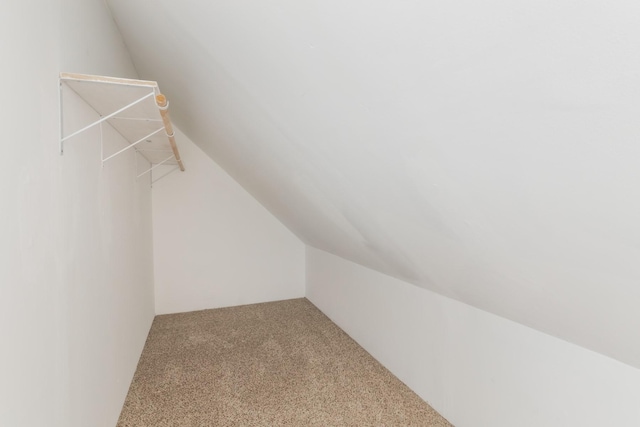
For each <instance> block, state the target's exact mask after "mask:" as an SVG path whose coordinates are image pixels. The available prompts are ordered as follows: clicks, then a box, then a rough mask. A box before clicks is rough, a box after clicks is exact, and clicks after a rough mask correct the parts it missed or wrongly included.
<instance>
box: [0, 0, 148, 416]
mask: <svg viewBox="0 0 640 427" xmlns="http://www.w3.org/2000/svg"><path fill="white" fill-rule="evenodd" d="M0 51H1V52H2V66H1V67H0V81H2V82H3V86H4V88H3V90H2V101H1V102H0V108H1V110H0V116H1V117H2V118H3V120H2V132H3V152H2V153H3V157H4V159H5V161H4V162H3V166H2V167H0V332H1V333H0V336H2V340H1V343H0V425H2V426H19V427H42V426H48V427H86V426H92V427H93V426H97V427H113V426H114V425H115V423H116V420H117V418H118V415H119V413H120V409H121V405H122V403H123V401H124V398H125V395H126V392H127V389H128V385H129V382H130V380H131V378H132V375H133V372H134V370H135V368H136V364H137V360H138V358H139V355H140V352H141V350H142V347H143V345H144V341H145V338H146V334H147V332H148V329H149V326H150V323H151V321H152V319H153V315H154V312H153V264H152V262H153V257H152V249H153V248H152V240H151V232H152V227H151V222H150V220H151V191H150V185H149V182H148V181H147V182H144V181H139V182H136V181H135V175H134V173H135V170H134V169H133V167H134V164H133V157H132V153H129V154H126V155H124V156H123V157H121V158H119V159H117V160H114V161H113V162H112V163H111V164H108V165H106V166H105V168H104V169H102V168H101V164H100V145H99V133H98V132H97V131H96V130H95V129H94V130H92V131H89V132H87V134H85V135H83V136H82V137H78V138H75V139H74V140H72V141H69V143H68V144H67V150H66V153H65V155H64V156H62V157H61V156H60V155H59V151H58V138H59V105H58V74H59V73H60V72H61V71H71V72H84V73H95V74H106V75H119V76H125V77H135V69H134V67H133V65H132V63H131V62H130V60H129V59H128V55H127V52H126V50H125V49H124V45H123V42H122V39H121V38H120V36H119V34H118V31H117V29H116V27H115V24H114V23H113V22H112V20H111V18H110V15H109V12H108V9H107V8H106V6H105V4H104V3H103V2H102V1H100V0H38V1H31V2H3V3H2V5H0ZM68 95H69V96H68V97H67V98H66V100H67V101H68V103H67V105H66V108H65V124H66V126H68V127H67V129H68V128H70V127H73V126H79V125H80V123H87V122H86V121H88V120H92V119H94V118H95V113H94V112H93V111H92V110H91V109H89V108H88V107H87V106H86V105H83V104H82V102H79V100H78V99H77V98H76V97H74V96H73V94H72V93H70V94H68ZM105 144H106V146H107V149H113V148H115V147H116V146H118V147H122V141H121V140H120V136H119V135H117V134H115V133H114V132H113V131H112V130H111V129H109V128H105Z"/></svg>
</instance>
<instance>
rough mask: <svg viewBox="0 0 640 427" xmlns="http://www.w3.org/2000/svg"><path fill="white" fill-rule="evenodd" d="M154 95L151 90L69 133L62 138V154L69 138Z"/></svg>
mask: <svg viewBox="0 0 640 427" xmlns="http://www.w3.org/2000/svg"><path fill="white" fill-rule="evenodd" d="M61 90H62V89H61ZM154 95H155V92H150V93H148V94H146V95H145V96H143V97H142V98H140V99H137V100H135V101H133V102H132V103H130V104H128V105H125V106H124V107H122V108H120V109H119V110H117V111H115V112H113V113H111V114H109V115H107V116H104V117H101V118H100V119H98V120H96V121H95V122H93V123H91V124H89V125H87V126H85V127H83V128H82V129H80V130H77V131H75V132H73V133H72V134H71V135H67V136H65V137H62V138H60V154H64V142H65V141H67V140H68V139H71V138H73V137H74V136H76V135H78V134H80V133H82V132H84V131H86V130H87V129H91V128H92V127H94V126H96V125H99V124H101V123H102V122H104V121H106V120H109V119H110V118H112V117H114V116H116V115H118V114H120V113H122V112H123V111H125V110H127V109H129V108H131V107H133V106H134V105H136V104H139V103H140V102H142V101H144V100H145V99H148V98H150V97H152V96H154ZM60 98H61V103H62V94H60ZM61 120H62V119H61Z"/></svg>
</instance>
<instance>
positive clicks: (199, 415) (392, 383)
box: [118, 298, 451, 427]
mask: <svg viewBox="0 0 640 427" xmlns="http://www.w3.org/2000/svg"><path fill="white" fill-rule="evenodd" d="M143 426H144V427H165V426H171V427H174V426H175V427H178V426H179V427H183V426H184V427H209V426H256V427H257V426H269V427H274V426H323V427H329V426H358V427H362V426H433V427H445V426H451V424H449V423H448V422H447V421H446V420H445V419H444V418H442V417H441V416H440V415H439V414H438V413H437V412H435V411H434V410H433V409H432V408H431V407H430V406H429V405H428V404H427V403H425V402H424V401H423V400H421V399H420V398H419V397H418V396H417V395H416V394H415V393H414V392H412V391H411V390H410V389H409V388H408V387H407V386H406V385H404V384H403V383H402V382H401V381H400V380H398V379H397V378H396V377H394V376H393V375H392V374H391V373H390V372H389V371H388V370H387V369H385V368H384V367H383V366H382V365H380V364H379V363H378V362H377V361H376V360H375V359H374V358H373V357H371V355H369V353H367V352H366V351H365V350H364V349H363V348H362V347H360V346H359V345H358V344H357V343H356V342H355V341H353V340H352V339H351V338H350V337H349V336H348V335H347V334H346V333H344V332H343V331H342V330H341V329H340V328H339V327H338V326H336V325H335V324H334V323H333V322H332V321H331V320H329V319H328V318H327V317H326V316H325V315H324V314H322V313H321V312H320V311H319V310H318V309H317V308H316V307H315V306H314V305H313V304H311V303H310V302H309V301H308V300H307V299H304V298H303V299H295V300H288V301H278V302H272V303H264V304H254V305H247V306H240V307H230V308H221V309H215V310H204V311H196V312H191V313H181V314H170V315H162V316H157V317H156V318H155V320H154V322H153V326H152V327H151V331H150V333H149V337H148V338H147V342H146V345H145V348H144V351H143V353H142V357H141V359H140V362H139V364H138V369H137V371H136V373H135V376H134V378H133V382H132V384H131V387H130V389H129V394H128V395H127V399H126V401H125V404H124V408H123V410H122V413H121V415H120V419H119V421H118V427H143Z"/></svg>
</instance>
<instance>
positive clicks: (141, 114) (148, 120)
mask: <svg viewBox="0 0 640 427" xmlns="http://www.w3.org/2000/svg"><path fill="white" fill-rule="evenodd" d="M63 85H66V86H67V87H68V88H70V89H71V90H73V91H74V92H75V93H76V94H78V96H79V97H80V98H82V99H83V100H84V101H85V102H86V103H87V104H88V105H89V106H90V107H91V108H93V109H94V110H95V111H96V112H97V113H98V114H99V116H100V118H99V119H98V120H96V121H94V122H92V123H89V124H87V125H86V126H84V127H81V128H80V129H73V130H67V129H64V128H63V114H64V96H63ZM168 107H169V102H168V101H167V99H166V97H165V96H164V95H162V93H161V92H160V88H159V87H158V83H157V82H154V81H149V80H133V79H123V78H117V77H106V76H92V75H87V74H73V73H61V74H60V154H63V153H64V147H65V142H67V141H69V140H71V139H73V138H74V137H75V136H77V135H79V134H81V133H83V132H84V131H86V130H88V129H91V128H93V127H95V126H102V124H103V123H108V124H109V125H111V126H112V127H113V128H114V129H115V130H116V131H117V132H118V133H119V134H120V135H122V137H123V138H124V139H125V140H126V141H127V142H128V145H127V146H125V147H124V148H122V149H121V150H119V151H117V152H115V153H110V154H109V155H105V154H103V156H102V164H103V166H104V164H105V163H106V162H108V161H109V160H111V159H112V158H114V157H116V156H118V155H119V154H122V153H124V152H125V151H128V150H130V149H132V148H133V149H134V150H136V152H137V154H136V155H138V154H139V155H141V156H142V157H144V158H145V159H146V160H147V161H148V162H149V163H150V164H151V167H150V168H149V169H147V170H145V171H144V172H142V173H140V174H138V177H140V176H142V175H145V174H146V173H149V172H152V171H153V169H155V168H156V167H158V166H160V165H174V166H176V168H175V169H180V170H181V171H184V165H183V162H182V159H181V158H180V152H179V151H178V146H177V145H176V141H175V137H174V132H173V126H172V124H171V119H170V118H169V110H168ZM103 152H104V151H103Z"/></svg>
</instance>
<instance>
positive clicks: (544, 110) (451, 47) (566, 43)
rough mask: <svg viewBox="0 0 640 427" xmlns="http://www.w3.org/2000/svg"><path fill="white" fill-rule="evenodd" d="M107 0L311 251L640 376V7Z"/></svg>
mask: <svg viewBox="0 0 640 427" xmlns="http://www.w3.org/2000/svg"><path fill="white" fill-rule="evenodd" d="M108 4H109V5H110V6H111V8H112V10H113V11H114V16H115V18H116V20H117V22H118V23H119V25H120V27H121V29H122V30H123V35H124V36H125V39H126V40H127V44H128V46H129V47H130V48H131V52H132V56H133V58H134V61H135V63H136V66H137V68H138V70H139V71H140V73H141V74H142V75H143V76H144V77H149V78H157V79H159V80H160V81H162V82H163V88H164V90H165V91H166V92H167V93H168V95H169V97H170V98H171V100H172V105H173V106H174V116H173V117H174V119H175V121H176V123H177V124H178V125H179V126H180V127H181V129H182V130H183V131H184V132H185V133H186V134H187V135H188V136H190V137H191V139H192V140H193V141H195V142H196V143H197V144H199V146H200V147H201V148H202V149H203V150H204V151H205V152H207V153H208V154H209V155H210V156H211V157H212V158H214V159H215V160H216V161H217V162H218V163H219V164H220V165H221V166H222V167H223V168H224V169H225V170H227V171H228V172H229V173H230V174H231V175H232V176H233V177H234V178H235V179H236V180H237V181H238V182H239V183H241V184H242V185H243V186H244V187H245V188H246V189H247V190H248V191H249V192H250V193H251V194H253V195H254V196H255V197H256V199H258V200H259V201H260V202H261V203H262V204H263V205H264V206H266V207H267V208H268V209H269V210H270V211H271V212H272V213H273V214H274V215H275V216H276V217H278V218H279V219H280V220H281V221H282V222H283V223H284V224H285V225H286V226H287V227H288V228H289V229H291V230H292V231H294V232H295V233H296V234H297V235H298V236H299V237H300V238H302V239H303V240H304V241H305V242H306V243H308V244H310V245H311V246H314V247H319V248H322V249H324V250H327V251H329V252H331V253H335V254H338V255H340V256H341V257H343V258H347V259H350V260H353V261H355V262H358V263H360V264H363V265H367V266H368V267H371V268H373V269H376V270H378V271H380V272H383V273H386V274H389V275H392V276H394V277H397V278H400V279H402V280H405V281H408V282H411V283H414V284H416V285H418V286H420V287H423V288H426V289H430V290H434V291H436V292H438V293H441V294H443V295H447V296H450V297H452V298H455V299H457V300H459V301H462V302H465V303H468V304H471V305H473V306H475V307H479V308H481V309H484V310H487V311H490V312H493V313H495V314H498V315H500V316H503V317H506V318H509V319H512V320H515V321H517V322H519V323H522V324H525V325H528V326H531V327H533V328H536V329H538V330H541V331H544V332H547V333H550V334H552V335H554V336H557V337H560V338H562V339H565V340H568V341H571V342H574V343H577V344H579V345H581V346H585V347H588V348H590V349H593V350H596V351H598V352H601V353H603V354H606V355H609V356H612V357H615V358H617V359H619V360H621V361H624V362H626V363H630V364H632V365H635V366H636V367H640V340H638V339H637V337H638V330H639V329H640V310H638V307H640V287H639V286H638V283H640V244H639V242H640V223H639V222H638V218H639V217H640V198H638V197H637V195H638V193H639V192H640V168H639V167H638V164H639V162H640V144H639V143H638V141H639V139H640V128H639V127H638V124H637V123H638V120H637V118H638V117H639V116H640V79H639V78H638V75H640V57H639V56H638V45H639V44H640V25H638V22H637V17H638V16H640V2H638V1H634V0H622V1H616V2H608V3H606V4H605V3H604V2H602V1H584V2H575V1H570V0H559V1H518V2H513V1H508V0H480V1H478V0H463V1H422V0H408V1H386V0H366V1H365V0H354V1H347V2H345V1H326V0H322V1H319V0H310V1H304V2H292V1H284V0H276V1H271V2H263V1H258V0H242V1H221V0H214V1H207V2H199V1H193V0H187V1H171V0H157V1H151V0H108ZM159 39H162V40H163V43H155V41H156V40H159Z"/></svg>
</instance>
